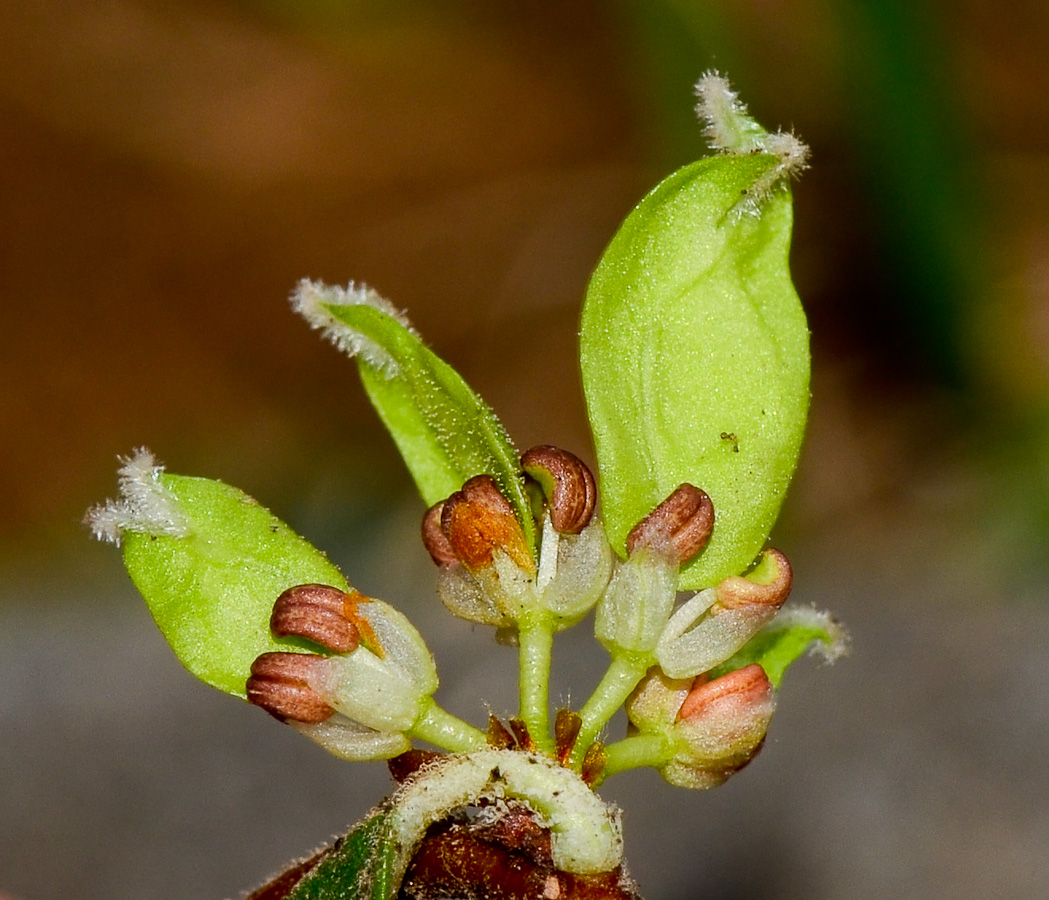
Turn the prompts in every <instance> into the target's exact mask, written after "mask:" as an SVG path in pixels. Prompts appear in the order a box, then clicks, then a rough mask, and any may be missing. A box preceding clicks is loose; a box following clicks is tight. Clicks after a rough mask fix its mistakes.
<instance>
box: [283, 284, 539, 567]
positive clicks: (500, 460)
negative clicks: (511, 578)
mask: <svg viewBox="0 0 1049 900" xmlns="http://www.w3.org/2000/svg"><path fill="white" fill-rule="evenodd" d="M294 303H295V305H296V308H297V309H298V310H299V311H300V312H301V313H302V314H303V316H305V317H306V319H307V320H308V321H310V322H311V323H312V324H314V325H315V326H316V327H320V328H323V329H324V330H325V331H326V332H327V333H328V335H329V336H330V337H331V338H332V339H333V340H334V341H335V342H336V343H337V344H338V345H339V346H340V347H342V348H343V349H345V350H347V351H348V352H350V353H351V354H352V355H356V356H357V363H358V366H359V370H360V375H361V381H362V382H363V383H364V388H365V390H366V391H367V393H368V397H369V399H370V400H371V402H372V405H373V406H374V407H375V409H376V411H377V412H378V413H379V416H380V418H381V419H382V421H383V423H384V424H385V425H386V427H387V429H388V430H389V432H390V434H391V435H392V437H393V439H394V442H395V443H396V444H397V449H398V450H400V452H401V456H402V457H404V461H405V463H406V464H407V466H408V469H409V471H410V472H411V474H412V477H413V478H414V479H415V484H416V486H417V487H418V489H419V493H420V494H422V497H423V500H424V502H425V503H426V504H427V505H428V506H432V505H433V504H435V503H438V502H440V501H441V500H444V499H446V498H447V497H449V496H451V494H453V493H454V492H455V491H457V490H459V489H460V488H461V487H462V486H463V484H465V483H466V481H467V480H468V479H470V478H472V477H473V476H475V475H482V474H488V475H491V476H492V477H493V478H494V479H495V481H496V483H497V484H498V485H499V489H500V491H501V492H502V493H503V495H504V496H505V497H506V499H507V500H509V501H510V503H511V505H512V506H513V507H514V511H515V513H516V514H517V517H518V519H519V520H520V522H521V527H522V529H523V530H524V533H525V537H526V539H527V541H528V545H529V547H530V548H531V549H532V551H533V554H534V548H535V526H534V523H533V519H532V513H531V505H530V503H529V501H528V499H527V496H526V495H525V491H524V482H523V479H522V477H521V466H520V463H519V460H518V454H517V451H516V450H515V449H514V446H513V444H512V443H511V442H510V438H509V436H508V435H507V433H506V430H505V429H504V428H503V426H502V424H501V423H500V422H499V420H498V419H497V418H496V416H495V413H493V412H492V410H491V409H489V407H488V406H487V405H486V404H485V403H484V401H483V400H481V398H480V397H479V396H478V395H477V394H476V393H475V392H474V391H473V390H472V389H471V388H470V386H469V385H468V384H467V383H466V382H465V381H464V380H463V377H462V376H461V375H460V374H459V373H458V372H456V371H455V369H453V368H452V367H451V366H450V365H448V363H446V362H445V361H444V360H442V359H441V358H440V357H439V356H437V354H435V353H434V352H433V351H432V350H430V349H429V348H428V347H427V346H426V345H425V344H424V343H423V342H422V341H421V340H420V339H419V338H418V336H417V335H416V334H415V332H414V331H413V330H412V329H411V328H410V327H408V325H407V324H406V323H404V322H402V321H400V320H399V319H398V318H397V317H396V316H395V315H393V314H391V313H392V310H391V309H389V308H388V307H387V306H386V305H385V304H384V303H382V302H381V298H378V297H377V295H374V296H373V292H372V293H368V292H366V289H365V293H363V294H362V293H361V289H357V290H356V293H354V292H351V291H343V290H342V289H341V288H329V287H326V286H323V285H317V284H314V283H312V282H308V281H305V282H302V283H301V284H300V285H299V287H298V289H297V291H296V293H295V295H294Z"/></svg>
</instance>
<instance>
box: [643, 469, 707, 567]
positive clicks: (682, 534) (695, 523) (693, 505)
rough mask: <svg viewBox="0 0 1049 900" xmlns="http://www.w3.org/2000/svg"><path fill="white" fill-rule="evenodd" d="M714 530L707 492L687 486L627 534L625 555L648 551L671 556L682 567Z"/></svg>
mask: <svg viewBox="0 0 1049 900" xmlns="http://www.w3.org/2000/svg"><path fill="white" fill-rule="evenodd" d="M713 530H714V504H713V503H711V501H710V497H709V496H707V493H706V491H701V490H700V489H699V488H697V487H695V486H694V485H691V484H688V483H687V482H686V483H684V484H681V485H679V486H678V487H677V488H676V489H675V490H674V492H673V493H671V495H670V496H669V497H667V499H666V500H664V501H663V502H662V503H660V504H659V506H657V507H656V508H655V509H654V510H652V512H650V513H649V514H648V515H647V516H645V518H643V519H642V520H641V521H640V522H638V523H637V525H635V526H634V527H633V528H632V529H631V530H630V533H629V534H628V535H627V538H626V547H627V552H628V553H630V554H631V555H633V554H634V553H635V552H636V551H637V550H639V549H640V548H642V547H647V548H650V549H653V550H656V551H659V552H663V553H669V554H672V555H673V557H674V559H675V560H676V561H677V563H678V565H682V564H684V563H686V562H688V561H689V560H690V559H692V557H693V556H695V555H696V554H697V553H699V551H700V550H702V549H703V547H704V546H705V545H706V543H707V541H708V540H709V539H710V534H711V532H712V531H713Z"/></svg>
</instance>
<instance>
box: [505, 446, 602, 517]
mask: <svg viewBox="0 0 1049 900" xmlns="http://www.w3.org/2000/svg"><path fill="white" fill-rule="evenodd" d="M521 468H522V469H524V471H525V472H526V473H527V474H528V475H529V476H530V477H531V478H532V479H534V480H535V481H536V482H537V483H538V484H539V486H540V488H542V491H543V495H544V497H545V498H546V502H547V506H548V508H549V510H550V519H551V521H552V522H553V526H554V528H555V529H556V531H557V532H558V533H559V534H579V532H581V531H582V530H583V529H584V528H585V527H586V526H587V524H588V523H589V522H590V517H591V516H592V515H593V514H594V507H595V506H596V505H597V484H596V483H595V481H594V476H593V473H592V472H591V471H590V470H589V469H588V468H587V467H586V464H585V463H584V462H583V461H582V460H581V459H580V458H579V457H578V456H575V455H574V454H572V453H569V452H568V451H567V450H561V449H560V448H558V447H552V446H550V445H549V444H542V445H540V446H538V447H533V448H532V449H531V450H528V451H527V452H526V453H525V454H524V455H523V456H522V457H521Z"/></svg>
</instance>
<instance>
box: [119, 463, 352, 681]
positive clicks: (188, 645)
mask: <svg viewBox="0 0 1049 900" xmlns="http://www.w3.org/2000/svg"><path fill="white" fill-rule="evenodd" d="M159 480H160V484H161V486H162V487H163V488H164V489H165V490H166V491H168V492H169V493H170V494H171V495H172V496H173V498H174V500H175V502H176V503H177V506H178V510H179V512H180V513H182V515H183V516H184V517H185V520H186V524H187V530H188V533H187V534H186V536H184V537H171V536H168V535H157V534H147V533H141V532H136V531H132V530H128V531H126V532H125V533H124V564H125V565H126V566H127V570H128V574H129V575H130V576H131V580H132V581H133V582H134V583H135V587H137V588H138V590H139V591H140V592H141V594H142V596H143V597H144V598H145V599H146V603H148V604H149V608H150V611H151V612H152V613H153V618H154V619H155V620H156V622H157V625H158V626H160V630H161V631H162V632H163V633H164V637H165V638H166V639H167V641H168V643H169V644H171V647H172V649H173V650H174V651H175V653H176V655H177V656H178V658H179V659H180V660H181V661H182V663H183V665H185V666H186V668H188V669H189V670H190V671H191V672H192V673H193V674H194V675H196V676H197V677H198V678H200V679H201V680H203V681H206V682H207V683H208V684H210V685H212V686H214V687H217V688H219V689H220V690H223V691H226V692H228V693H230V694H235V695H237V696H239V697H243V696H244V683H245V681H246V680H247V678H248V675H249V673H250V669H251V664H252V663H253V662H254V661H255V658H256V657H257V656H259V655H260V654H262V653H266V652H269V651H272V650H295V649H304V648H306V649H310V650H312V651H313V652H315V653H316V652H319V649H320V648H318V647H316V646H315V645H313V644H311V643H309V642H307V641H303V640H299V639H295V638H275V637H274V636H273V635H272V634H271V633H270V627H269V622H270V615H271V613H272V612H273V604H274V602H275V601H276V599H277V597H279V596H280V595H281V594H282V593H283V592H284V591H285V590H287V589H288V588H290V587H294V586H295V585H297V584H311V583H318V584H330V585H333V586H334V587H337V588H340V589H342V590H348V589H349V588H348V585H347V583H346V580H345V579H344V578H343V576H342V574H341V573H340V572H339V570H338V569H337V568H335V566H333V565H332V564H331V563H330V562H329V561H328V559H327V557H326V556H325V555H324V554H323V553H321V552H320V551H319V550H317V549H316V548H315V547H313V546H312V545H311V544H310V543H308V542H307V541H306V540H304V539H303V538H301V537H299V536H298V535H297V534H295V532H293V531H292V530H291V529H290V528H288V526H287V525H285V524H284V523H283V522H281V521H280V520H279V519H277V518H276V517H274V516H273V515H272V514H271V513H270V512H269V511H268V510H266V509H264V508H263V507H262V506H260V505H259V504H258V503H256V502H255V501H254V500H252V499H251V497H249V496H248V495H247V494H245V493H243V492H242V491H239V490H237V489H236V488H233V487H230V486H229V485H227V484H223V483H222V482H220V481H211V480H209V479H206V478H190V477H186V476H181V475H169V474H167V473H162V474H160V476H159Z"/></svg>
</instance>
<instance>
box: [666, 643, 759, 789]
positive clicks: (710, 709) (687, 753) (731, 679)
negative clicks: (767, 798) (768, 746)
mask: <svg viewBox="0 0 1049 900" xmlns="http://www.w3.org/2000/svg"><path fill="white" fill-rule="evenodd" d="M775 706H776V701H775V695H774V692H773V689H772V683H771V682H770V681H769V679H768V676H766V675H765V670H764V669H762V668H761V666H759V665H758V664H757V663H752V664H751V665H749V666H744V667H743V668H742V669H737V670H736V671H734V672H729V673H728V674H727V675H722V676H721V677H720V678H716V679H714V680H713V681H704V680H703V679H702V677H701V678H700V679H697V683H695V684H694V686H693V688H692V690H690V691H689V693H688V696H687V697H686V698H685V701H684V703H682V705H681V709H680V711H679V713H678V722H677V725H676V726H675V728H674V731H675V733H676V735H677V739H678V741H679V742H680V743H679V749H678V751H677V752H676V753H675V755H674V757H673V759H672V760H671V761H670V762H669V763H668V764H667V765H666V767H665V768H664V770H663V777H664V778H666V780H667V781H669V782H670V783H671V784H676V785H679V786H681V787H689V788H708V787H714V786H715V785H718V784H721V783H722V782H723V781H725V780H726V779H727V778H728V777H729V776H730V775H732V774H734V773H735V772H738V771H739V770H740V769H742V768H743V767H744V766H745V765H747V763H749V762H750V761H751V760H752V759H753V758H754V757H755V756H756V755H757V753H758V751H759V750H760V749H761V746H762V744H763V743H764V740H765V734H766V732H767V731H768V727H769V722H770V721H771V719H772V713H773V711H774V710H775Z"/></svg>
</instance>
